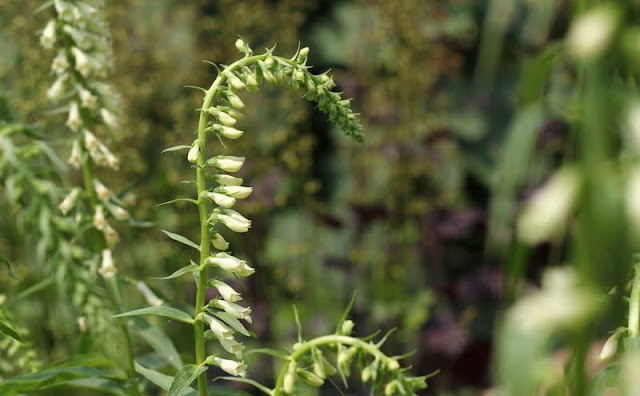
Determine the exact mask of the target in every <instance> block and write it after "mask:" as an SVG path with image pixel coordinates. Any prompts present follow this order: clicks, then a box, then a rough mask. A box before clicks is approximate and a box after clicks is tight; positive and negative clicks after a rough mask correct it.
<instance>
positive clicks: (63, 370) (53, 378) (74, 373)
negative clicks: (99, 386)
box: [0, 366, 105, 396]
mask: <svg viewBox="0 0 640 396" xmlns="http://www.w3.org/2000/svg"><path fill="white" fill-rule="evenodd" d="M104 376H105V374H104V373H103V372H102V371H101V370H98V369H95V368H92V367H87V366H67V367H55V368H51V369H47V370H42V371H39V372H37V373H34V374H28V375H22V376H19V377H13V378H11V379H8V380H3V382H2V383H0V395H3V396H9V395H14V394H18V393H27V392H30V391H36V390H38V389H42V388H43V387H45V386H53V385H55V384H60V383H63V382H66V381H69V380H73V379H79V378H101V377H104Z"/></svg>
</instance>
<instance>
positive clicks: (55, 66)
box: [51, 51, 69, 74]
mask: <svg viewBox="0 0 640 396" xmlns="http://www.w3.org/2000/svg"><path fill="white" fill-rule="evenodd" d="M68 67H69V61H68V60H67V55H65V53H64V51H60V52H58V55H56V57H55V58H53V62H51V71H53V72H54V73H55V74H62V73H64V72H65V71H66V70H67V68H68Z"/></svg>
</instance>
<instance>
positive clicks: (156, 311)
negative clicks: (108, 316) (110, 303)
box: [114, 306, 193, 324]
mask: <svg viewBox="0 0 640 396" xmlns="http://www.w3.org/2000/svg"><path fill="white" fill-rule="evenodd" d="M141 315H155V316H164V317H166V318H170V319H173V320H177V321H179V322H184V323H189V324H191V323H193V318H192V317H191V316H190V315H189V314H187V313H185V312H182V311H180V310H178V309H175V308H171V307H165V306H160V307H147V308H141V309H136V310H133V311H129V312H125V313H121V314H119V315H115V316H114V318H125V317H127V316H141Z"/></svg>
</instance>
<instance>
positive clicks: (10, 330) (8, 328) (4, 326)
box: [0, 320, 25, 342]
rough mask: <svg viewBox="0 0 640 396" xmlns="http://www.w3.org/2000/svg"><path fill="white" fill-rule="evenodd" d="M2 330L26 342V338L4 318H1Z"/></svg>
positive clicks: (0, 328) (0, 329)
mask: <svg viewBox="0 0 640 396" xmlns="http://www.w3.org/2000/svg"><path fill="white" fill-rule="evenodd" d="M0 331H1V332H2V333H4V334H6V335H8V336H9V337H11V338H13V339H14V340H16V341H20V342H25V339H24V338H22V336H21V335H20V334H18V332H17V331H15V330H14V329H13V328H12V327H11V326H10V325H9V323H8V322H6V321H4V320H0Z"/></svg>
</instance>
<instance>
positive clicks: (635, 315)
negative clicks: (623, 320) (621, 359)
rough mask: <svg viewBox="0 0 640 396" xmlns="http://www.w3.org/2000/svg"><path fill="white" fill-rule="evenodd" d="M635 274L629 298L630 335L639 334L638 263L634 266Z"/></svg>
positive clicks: (639, 280) (639, 293) (639, 290)
mask: <svg viewBox="0 0 640 396" xmlns="http://www.w3.org/2000/svg"><path fill="white" fill-rule="evenodd" d="M634 270H635V275H634V277H633V285H632V287H631V296H630V298H629V334H630V335H631V337H635V338H638V337H639V336H640V264H636V265H635V266H634Z"/></svg>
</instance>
